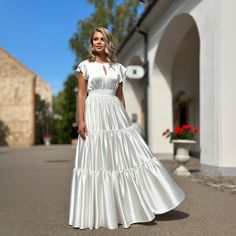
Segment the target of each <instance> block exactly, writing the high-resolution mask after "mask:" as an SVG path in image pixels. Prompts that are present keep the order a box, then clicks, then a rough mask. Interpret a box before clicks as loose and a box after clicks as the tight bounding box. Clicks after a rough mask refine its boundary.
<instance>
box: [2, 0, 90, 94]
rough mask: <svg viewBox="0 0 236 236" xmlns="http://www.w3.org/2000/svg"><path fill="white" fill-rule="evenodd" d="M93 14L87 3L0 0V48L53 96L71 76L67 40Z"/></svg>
mask: <svg viewBox="0 0 236 236" xmlns="http://www.w3.org/2000/svg"><path fill="white" fill-rule="evenodd" d="M93 11H94V9H93V6H92V5H90V4H88V3H87V1H86V0H70V1H68V0H67V1H66V0H60V1H55V0H37V1H34V0H0V48H3V49H5V50H6V51H7V52H8V53H9V54H10V55H12V56H13V57H14V58H16V59H17V60H18V61H20V62H21V63H22V64H23V65H25V66H26V67H27V68H29V69H30V70H32V71H33V72H35V73H36V74H37V75H39V76H40V77H41V78H42V79H44V80H45V81H46V82H47V83H48V84H50V86H51V88H52V92H53V94H54V95H56V94H57V93H58V92H59V91H61V90H62V89H63V83H64V81H65V80H66V78H67V76H68V75H69V74H71V73H73V65H74V63H75V55H74V53H73V51H72V50H71V48H70V45H69V39H70V38H71V37H72V35H73V34H74V33H75V32H76V25H77V22H78V20H81V19H85V18H87V17H88V16H89V15H90V14H91V13H92V12H93Z"/></svg>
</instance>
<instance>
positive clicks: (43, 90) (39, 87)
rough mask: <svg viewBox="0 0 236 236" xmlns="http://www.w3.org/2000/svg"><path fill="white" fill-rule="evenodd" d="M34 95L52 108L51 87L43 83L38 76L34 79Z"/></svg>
mask: <svg viewBox="0 0 236 236" xmlns="http://www.w3.org/2000/svg"><path fill="white" fill-rule="evenodd" d="M35 93H36V94H38V95H39V96H40V99H42V100H44V101H45V102H47V103H48V104H50V106H52V90H51V86H50V85H49V84H47V83H45V81H44V80H43V79H42V78H40V77H39V76H37V77H36V84H35ZM51 109H52V107H51Z"/></svg>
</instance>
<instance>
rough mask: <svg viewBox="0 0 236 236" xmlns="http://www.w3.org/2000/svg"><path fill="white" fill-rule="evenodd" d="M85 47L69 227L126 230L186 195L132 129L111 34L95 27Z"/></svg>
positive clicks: (122, 72) (121, 69)
mask: <svg viewBox="0 0 236 236" xmlns="http://www.w3.org/2000/svg"><path fill="white" fill-rule="evenodd" d="M90 43H91V45H90V46H91V49H92V50H91V55H90V57H89V59H88V60H85V61H82V62H81V63H80V64H79V65H78V68H77V69H76V72H77V77H78V84H79V92H78V123H79V124H78V127H79V128H78V129H79V130H78V132H79V142H78V145H77V149H76V157H75V167H74V169H73V174H72V181H71V196H70V213H69V224H70V225H72V226H73V227H74V228H80V229H85V228H90V229H93V228H96V229H97V228H99V227H100V226H104V227H108V228H110V229H115V228H117V227H118V224H122V225H123V227H124V228H128V227H129V226H130V224H132V223H135V222H147V221H152V220H153V219H154V218H155V214H162V213H164V212H167V211H169V210H171V209H173V208H175V207H176V206H178V205H179V204H180V203H181V202H182V201H183V200H184V198H185V194H184V192H183V191H182V190H181V189H180V188H179V186H178V185H177V184H176V183H175V182H174V181H173V180H172V178H171V177H170V175H169V174H168V172H167V171H166V169H165V168H164V166H163V165H162V164H161V162H160V161H159V160H158V159H157V158H156V157H154V155H153V153H152V152H151V151H150V150H149V148H148V146H147V144H146V143H145V141H144V140H143V138H142V137H141V136H140V134H139V133H138V131H137V130H136V129H135V128H134V127H133V126H132V122H131V120H130V118H129V116H128V114H127V112H126V109H125V99H124V95H123V92H122V84H123V80H124V77H125V72H126V68H125V67H124V66H122V65H121V64H119V63H117V62H116V49H115V46H114V43H113V39H112V34H111V33H110V32H109V31H108V30H107V29H106V28H102V27H100V28H97V29H96V30H95V31H94V32H93V34H92V36H91V40H90ZM87 92H88V96H87Z"/></svg>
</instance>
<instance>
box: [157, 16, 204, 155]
mask: <svg viewBox="0 0 236 236" xmlns="http://www.w3.org/2000/svg"><path fill="white" fill-rule="evenodd" d="M199 55H200V37H199V31H198V27H197V24H196V22H195V20H194V18H193V17H192V16H191V15H189V14H186V13H183V14H180V15H177V16H175V17H173V19H172V20H171V21H170V22H169V23H168V25H167V26H166V28H165V30H164V31H163V33H162V36H161V39H160V41H159V45H158V48H157V52H156V55H155V62H154V68H153V71H156V74H157V75H158V76H156V78H154V79H156V80H158V82H157V86H158V85H160V89H162V94H163V98H159V99H160V100H164V101H165V102H166V104H165V106H167V107H168V108H169V109H166V108H165V107H161V108H160V109H162V112H164V113H165V116H166V117H168V116H169V117H172V119H170V121H169V122H170V123H171V124H170V127H172V128H173V129H174V127H175V126H176V125H181V124H182V123H183V122H187V123H189V124H191V125H193V126H194V127H200V114H199V113H200V107H199V106H200V105H199V104H200V102H199V100H200V95H199V94H200V91H199ZM170 107H171V109H170ZM164 128H165V127H162V129H164ZM196 138H197V144H196V145H194V146H193V147H192V149H191V151H192V153H194V154H193V155H194V156H200V147H199V144H200V140H199V134H197V137H196Z"/></svg>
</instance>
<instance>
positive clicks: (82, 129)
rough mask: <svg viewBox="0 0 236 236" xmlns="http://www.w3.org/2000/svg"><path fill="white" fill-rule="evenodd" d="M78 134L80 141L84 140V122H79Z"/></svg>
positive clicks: (85, 127) (85, 133)
mask: <svg viewBox="0 0 236 236" xmlns="http://www.w3.org/2000/svg"><path fill="white" fill-rule="evenodd" d="M78 133H79V135H80V136H81V138H82V139H85V135H87V126H86V123H85V122H84V121H82V122H79V126H78Z"/></svg>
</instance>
